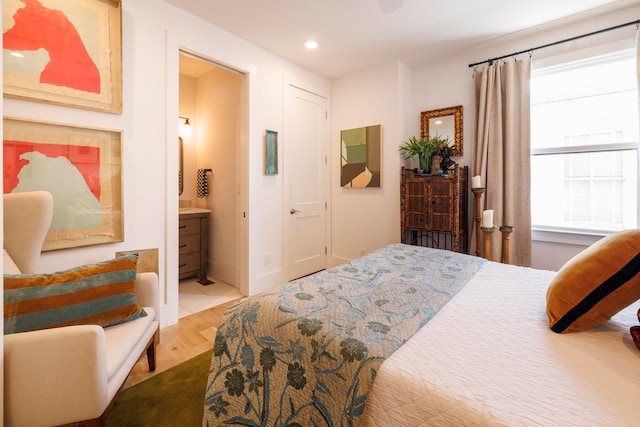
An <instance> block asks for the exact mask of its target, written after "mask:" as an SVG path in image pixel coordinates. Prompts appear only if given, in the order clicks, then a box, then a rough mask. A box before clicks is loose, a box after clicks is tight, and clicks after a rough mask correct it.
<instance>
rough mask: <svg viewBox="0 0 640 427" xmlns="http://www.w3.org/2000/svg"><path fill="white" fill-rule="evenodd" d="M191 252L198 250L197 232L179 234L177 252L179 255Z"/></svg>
mask: <svg viewBox="0 0 640 427" xmlns="http://www.w3.org/2000/svg"><path fill="white" fill-rule="evenodd" d="M191 252H200V235H199V234H190V235H188V236H180V243H179V244H178V253H179V254H180V255H183V254H188V253H191Z"/></svg>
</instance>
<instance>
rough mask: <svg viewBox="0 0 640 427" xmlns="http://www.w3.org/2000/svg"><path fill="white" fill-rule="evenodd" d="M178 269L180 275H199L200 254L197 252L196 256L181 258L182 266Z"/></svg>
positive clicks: (183, 256) (190, 255)
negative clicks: (194, 273)
mask: <svg viewBox="0 0 640 427" xmlns="http://www.w3.org/2000/svg"><path fill="white" fill-rule="evenodd" d="M178 267H179V270H178V274H179V275H182V274H184V273H191V272H196V273H197V272H198V270H199V269H200V253H199V252H196V253H194V254H189V255H182V256H181V257H180V264H179V265H178Z"/></svg>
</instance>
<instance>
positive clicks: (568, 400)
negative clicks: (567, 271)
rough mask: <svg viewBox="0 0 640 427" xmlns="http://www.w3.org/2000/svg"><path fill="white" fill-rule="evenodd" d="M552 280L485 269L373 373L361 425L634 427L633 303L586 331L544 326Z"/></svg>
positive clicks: (637, 354) (541, 274) (638, 417)
mask: <svg viewBox="0 0 640 427" xmlns="http://www.w3.org/2000/svg"><path fill="white" fill-rule="evenodd" d="M554 274H555V273H553V272H546V271H540V270H533V269H527V268H522V267H515V266H510V265H503V264H499V263H493V262H488V263H486V264H485V265H484V266H483V267H482V269H481V270H480V271H479V272H478V273H477V274H476V275H475V276H474V278H473V279H472V280H471V281H470V282H469V283H468V284H467V286H466V287H465V288H464V289H463V290H462V291H460V292H459V293H458V295H456V296H455V297H454V298H453V299H452V300H451V301H450V302H449V303H448V304H447V305H446V306H445V307H444V308H442V310H441V311H440V312H439V313H438V314H437V315H436V316H435V317H434V318H433V319H431V321H429V323H428V324H427V325H425V326H424V327H423V328H422V329H420V330H419V331H418V333H416V334H415V335H414V336H413V337H412V338H411V339H410V340H409V341H408V342H407V343H405V344H404V345H403V346H402V347H400V348H399V349H398V350H397V351H396V352H394V353H393V354H392V355H391V357H390V358H388V359H387V360H386V361H385V362H384V363H383V364H382V366H381V369H380V371H379V373H378V376H377V377H376V380H375V382H374V385H373V388H372V390H371V391H370V394H369V397H368V400H367V409H366V411H367V412H366V416H367V425H368V426H380V427H383V426H384V427H388V426H393V427H400V426H426V425H429V426H480V425H482V426H488V425H505V426H535V425H540V426H607V427H609V426H618V427H620V426H638V425H640V351H639V350H638V349H637V348H636V346H635V344H634V343H633V341H632V339H631V336H630V334H629V327H630V326H632V325H637V324H638V319H637V317H636V312H637V310H638V308H639V306H640V303H636V304H633V305H632V306H630V307H629V308H627V309H625V310H624V311H623V312H621V313H619V314H618V315H617V316H615V317H614V318H613V319H612V320H611V321H610V322H607V323H606V324H602V325H600V326H599V327H597V328H594V329H591V330H589V331H583V332H579V333H572V334H562V335H560V334H556V333H554V332H552V331H551V330H550V329H549V327H548V323H547V317H546V313H545V302H546V301H545V295H546V289H547V286H548V284H549V282H550V281H551V279H552V277H553V275H554Z"/></svg>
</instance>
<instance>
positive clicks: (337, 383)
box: [203, 244, 485, 426]
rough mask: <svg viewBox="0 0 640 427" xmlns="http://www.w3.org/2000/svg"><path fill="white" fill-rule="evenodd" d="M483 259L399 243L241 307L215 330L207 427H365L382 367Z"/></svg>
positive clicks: (233, 309)
mask: <svg viewBox="0 0 640 427" xmlns="http://www.w3.org/2000/svg"><path fill="white" fill-rule="evenodd" d="M484 262H485V260H484V259H482V258H477V257H474V256H469V255H464V254H459V253H455V252H450V251H443V250H437V249H431V248H423V247H418V246H410V245H404V244H393V245H389V246H386V247H384V248H382V249H379V250H377V251H375V252H372V253H370V254H368V255H366V256H364V257H362V258H358V259H356V260H353V261H351V262H349V263H346V264H343V265H340V266H337V267H334V268H331V269H328V270H326V271H322V272H319V273H316V274H314V275H312V276H309V277H304V278H302V279H298V280H295V281H293V282H290V283H287V284H285V285H282V286H280V287H277V288H274V289H273V290H270V291H267V292H264V293H261V294H258V295H255V296H253V297H250V298H248V299H246V300H244V301H242V302H240V303H238V304H235V305H234V306H232V307H231V308H229V309H228V310H227V312H226V313H225V314H224V316H223V318H222V319H221V321H220V325H219V328H218V331H217V334H216V340H215V344H214V349H213V355H212V359H211V368H210V371H209V378H208V382H207V389H206V395H205V402H204V406H205V407H204V419H203V425H205V426H218V425H241V426H357V425H361V424H362V419H363V417H362V415H363V413H364V411H365V407H366V399H367V393H368V391H369V388H370V386H371V384H372V383H373V381H374V379H375V376H376V372H377V370H378V367H379V366H380V364H381V363H382V362H383V361H384V360H385V358H387V357H388V356H389V355H391V353H393V351H394V350H396V349H397V348H398V347H400V346H401V345H402V344H403V343H404V342H405V341H407V340H408V339H409V338H410V337H411V336H412V335H413V334H414V333H415V332H416V331H417V330H418V329H419V328H420V327H422V326H423V325H424V324H425V323H426V322H428V321H429V319H431V318H432V317H433V316H434V315H435V314H436V313H437V312H438V310H439V309H440V308H441V307H443V306H444V305H445V304H446V303H447V301H449V300H450V299H451V298H452V297H453V296H454V295H455V294H456V293H457V292H458V291H459V290H460V289H462V287H464V285H465V284H466V283H467V281H468V280H469V279H470V278H471V277H472V276H473V275H474V274H475V273H476V271H478V269H479V268H480V267H481V266H482V264H483V263H484Z"/></svg>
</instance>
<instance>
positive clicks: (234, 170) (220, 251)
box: [178, 51, 245, 317]
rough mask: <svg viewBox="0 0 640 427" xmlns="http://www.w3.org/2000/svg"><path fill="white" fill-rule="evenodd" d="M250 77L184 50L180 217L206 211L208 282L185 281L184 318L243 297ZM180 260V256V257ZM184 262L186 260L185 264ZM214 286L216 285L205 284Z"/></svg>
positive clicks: (181, 310)
mask: <svg viewBox="0 0 640 427" xmlns="http://www.w3.org/2000/svg"><path fill="white" fill-rule="evenodd" d="M244 78H245V76H244V75H243V74H242V73H239V72H237V71H235V70H231V69H229V68H227V67H224V66H221V65H219V64H216V63H214V62H212V61H209V60H207V59H205V58H201V57H199V56H198V55H195V54H193V53H190V52H186V51H180V56H179V96H178V99H179V102H178V112H179V114H178V115H179V129H181V130H183V129H184V125H185V124H186V122H187V121H188V122H189V125H190V127H191V133H190V134H187V133H184V132H181V136H180V138H181V139H182V149H181V152H182V155H181V159H182V162H181V165H180V172H181V173H180V172H179V176H178V179H179V180H181V184H182V185H181V188H182V192H181V194H180V195H179V207H180V218H181V219H183V218H188V215H189V212H193V211H196V212H200V213H202V212H206V213H208V218H207V227H206V229H207V232H206V234H207V236H206V244H203V246H204V247H206V252H207V256H206V261H205V262H206V271H207V277H206V279H208V280H204V281H203V280H197V279H198V277H189V278H184V279H182V280H180V283H179V292H178V294H179V296H178V304H179V310H178V317H183V316H185V315H189V314H192V313H194V312H197V311H201V310H204V309H206V308H210V307H212V306H216V305H220V304H223V303H225V302H228V301H230V300H232V299H236V298H239V297H240V296H241V292H240V289H241V269H242V268H243V266H242V263H241V261H240V260H241V242H240V239H238V236H240V235H241V230H240V227H241V224H240V220H239V218H240V214H239V212H240V211H241V200H240V194H239V192H238V191H236V189H237V188H239V186H240V183H241V181H242V178H241V169H242V168H241V162H242V156H241V149H240V146H241V144H240V129H241V122H242V105H243V101H242V91H243V89H242V87H243V84H244V82H243V79H244ZM179 257H180V255H179ZM181 262H182V261H181ZM207 281H210V282H212V283H210V284H203V282H207Z"/></svg>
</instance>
